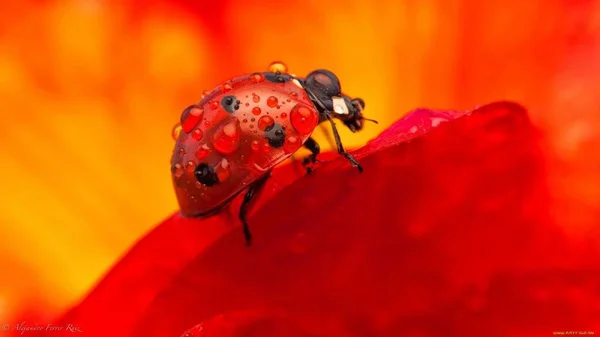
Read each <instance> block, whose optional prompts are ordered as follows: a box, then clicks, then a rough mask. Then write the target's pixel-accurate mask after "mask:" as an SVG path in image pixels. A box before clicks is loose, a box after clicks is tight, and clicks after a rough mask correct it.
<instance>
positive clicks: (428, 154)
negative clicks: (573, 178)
mask: <svg viewBox="0 0 600 337" xmlns="http://www.w3.org/2000/svg"><path fill="white" fill-rule="evenodd" d="M459 115H460V114H459V113H446V112H432V111H430V110H417V111H416V112H414V113H413V114H411V115H409V116H408V117H407V118H406V119H403V120H401V121H399V122H398V123H396V124H395V125H394V126H392V128H390V129H389V130H388V131H386V132H384V133H383V134H382V135H381V136H380V137H378V138H377V139H376V140H374V141H372V142H370V143H369V144H368V145H367V146H365V147H364V148H363V149H360V150H358V151H356V152H355V154H356V156H357V157H358V158H359V159H360V161H361V164H362V165H363V167H364V168H365V172H364V173H363V174H358V172H356V170H355V169H354V168H352V167H350V166H349V165H348V163H347V161H345V160H344V159H343V158H338V159H336V160H334V161H332V162H329V163H327V164H325V165H322V166H321V167H320V168H319V169H318V170H316V171H315V172H314V174H312V175H310V176H306V177H302V178H301V179H298V180H295V181H294V179H293V178H289V177H295V176H296V175H288V176H286V177H287V179H288V180H287V181H286V183H291V184H290V185H289V186H287V187H286V188H284V189H283V190H282V191H281V192H279V193H277V195H275V196H274V197H272V198H271V200H270V201H269V202H268V203H266V204H263V207H261V208H258V207H257V208H256V209H258V210H257V212H256V213H254V214H253V215H252V216H251V217H250V219H249V221H250V223H251V224H252V229H253V232H254V236H255V241H254V242H255V243H254V246H253V247H252V248H250V249H248V248H246V247H245V246H244V245H243V244H242V241H241V238H240V233H239V232H238V231H234V232H232V233H229V234H226V235H225V236H224V237H222V238H221V239H219V240H217V241H215V239H216V238H217V237H218V236H219V235H220V234H224V233H225V232H226V230H224V229H222V228H218V227H219V226H225V225H224V222H226V219H225V217H226V216H225V215H220V216H217V217H215V218H210V219H207V220H189V219H181V218H179V217H177V216H175V217H174V218H173V219H172V220H171V221H167V222H165V223H164V224H162V225H161V226H160V227H159V228H158V229H157V230H155V231H154V232H153V233H151V234H150V235H149V236H148V237H146V238H145V239H144V240H142V241H141V242H140V243H139V244H138V246H137V247H136V248H134V249H133V250H132V252H131V253H130V254H129V255H128V256H127V257H126V258H124V260H123V261H121V262H120V263H119V264H118V265H117V266H116V268H115V269H114V270H113V271H112V272H111V274H109V276H108V277H107V278H106V279H105V281H104V282H102V283H101V284H100V286H99V287H98V288H97V289H96V290H95V291H94V292H93V293H92V295H91V296H90V297H88V299H86V300H85V301H84V302H83V304H82V305H81V306H80V307H79V308H77V309H76V310H75V311H73V312H72V313H71V315H69V316H67V317H66V318H65V319H64V321H65V322H69V320H71V321H75V322H77V323H78V324H79V325H80V326H82V327H86V329H87V331H90V333H91V335H94V333H96V332H98V334H97V335H104V333H105V332H106V329H107V327H106V324H107V323H106V322H111V325H110V335H111V336H129V335H131V336H140V337H141V336H144V337H148V336H177V335H181V333H182V332H183V331H186V330H187V329H189V328H190V327H192V326H195V325H197V324H198V323H202V329H203V330H202V331H198V328H197V329H196V330H197V331H196V332H197V333H198V335H199V336H202V335H201V333H205V334H206V335H207V336H209V334H208V332H209V331H210V332H212V333H211V334H210V336H262V337H268V336H282V335H285V336H349V335H351V336H403V335H415V334H420V335H424V336H428V335H444V336H446V335H448V336H482V335H502V336H525V335H527V336H538V335H540V336H547V335H548V334H551V333H552V331H553V330H556V331H560V330H563V329H580V330H581V329H592V330H593V329H594V328H598V321H597V320H596V319H595V317H598V314H600V307H599V306H598V305H597V303H600V291H599V289H600V287H599V282H600V281H599V280H600V277H599V276H600V272H598V271H597V269H596V271H587V272H586V271H585V269H584V268H585V267H586V265H585V262H589V264H590V265H591V263H592V262H593V261H594V260H593V259H595V258H597V254H594V255H592V254H591V253H589V251H590V250H589V249H586V248H585V247H572V246H569V245H568V244H567V242H568V241H566V239H568V238H566V237H564V236H563V234H562V233H561V232H560V231H558V230H557V228H556V227H554V226H553V225H552V224H551V223H550V222H549V221H548V219H549V217H548V208H549V205H548V202H547V200H548V196H547V190H546V186H545V181H544V168H543V153H542V152H541V150H540V147H539V146H538V143H537V139H536V137H537V136H536V133H535V130H534V128H533V127H532V126H531V124H530V122H529V120H528V118H527V116H526V113H525V111H524V109H523V108H522V107H520V106H518V105H516V104H513V103H507V102H502V103H495V104H491V105H487V106H484V107H481V108H479V109H477V110H475V111H474V112H472V113H471V114H469V115H467V116H464V117H461V118H458V119H456V120H454V121H452V122H450V123H445V124H443V126H442V127H439V128H437V129H436V130H433V131H432V132H430V133H429V134H427V135H424V136H422V137H419V138H415V137H416V136H418V135H421V134H422V133H423V132H425V131H427V130H430V129H431V128H432V126H433V124H437V123H436V122H434V123H432V121H431V119H432V118H443V119H448V120H449V119H452V118H456V117H458V116H459ZM415 125H416V126H417V129H416V130H415V129H414V128H413V126H415ZM413 138H415V139H413ZM411 139H412V141H410V142H407V141H408V140H411ZM282 169H283V170H286V169H287V170H289V172H293V170H294V169H295V168H294V167H293V166H288V167H284V168H282ZM274 176H277V175H275V174H274ZM280 177H281V176H280ZM270 191H271V192H272V189H270ZM268 193H269V192H267V194H268ZM264 199H266V198H263V200H262V202H263V203H264ZM212 223H214V228H213V227H211V225H210V224H212ZM177 227H179V228H177ZM205 231H208V232H209V233H212V235H211V236H210V238H209V239H204V240H203V239H202V237H203V236H204V235H206V234H204V232H205ZM194 242H199V244H198V245H194ZM209 246H210V247H209ZM593 251H595V250H593ZM584 254H587V255H584ZM573 261H578V264H575V263H574V262H573ZM587 267H589V265H588V266H587ZM142 312H143V315H140V314H141V313H142ZM225 318H226V319H225ZM115 320H116V322H117V324H116V326H115V325H114V324H112V322H113V321H115ZM133 324H135V327H134V326H133ZM594 324H595V325H594ZM132 331H133V332H132ZM194 336H195V335H194Z"/></svg>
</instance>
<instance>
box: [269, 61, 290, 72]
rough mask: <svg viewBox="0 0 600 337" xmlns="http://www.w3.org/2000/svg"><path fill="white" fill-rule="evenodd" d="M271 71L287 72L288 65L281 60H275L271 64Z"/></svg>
mask: <svg viewBox="0 0 600 337" xmlns="http://www.w3.org/2000/svg"><path fill="white" fill-rule="evenodd" d="M269 71H270V72H273V73H287V71H288V67H287V65H285V63H283V62H281V61H275V62H273V63H271V64H270V65H269Z"/></svg>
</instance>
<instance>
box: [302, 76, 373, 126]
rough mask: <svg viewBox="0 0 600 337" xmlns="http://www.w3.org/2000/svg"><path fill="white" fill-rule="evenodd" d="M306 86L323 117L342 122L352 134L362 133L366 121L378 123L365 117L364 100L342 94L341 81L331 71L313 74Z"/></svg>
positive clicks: (306, 81)
mask: <svg viewBox="0 0 600 337" xmlns="http://www.w3.org/2000/svg"><path fill="white" fill-rule="evenodd" d="M304 85H305V89H306V91H307V92H308V93H309V96H310V98H311V100H312V101H313V103H314V104H315V106H316V107H317V109H318V110H319V112H320V113H321V115H324V114H329V115H331V116H333V117H335V118H337V119H339V120H341V121H342V122H343V123H344V125H346V126H347V127H348V128H349V129H350V130H351V131H352V132H357V131H360V130H361V129H362V128H363V124H364V123H363V121H364V120H369V121H373V122H375V123H377V122H376V121H374V120H371V119H367V118H365V117H364V116H363V114H362V111H363V109H364V108H365V101H364V100H362V99H361V98H350V97H349V96H347V95H344V94H343V93H342V87H341V85H340V80H339V79H338V78H337V76H335V74H334V73H332V72H331V71H329V70H325V69H320V70H315V71H313V72H311V73H310V74H308V76H306V79H305V80H304ZM323 119H324V118H322V120H323Z"/></svg>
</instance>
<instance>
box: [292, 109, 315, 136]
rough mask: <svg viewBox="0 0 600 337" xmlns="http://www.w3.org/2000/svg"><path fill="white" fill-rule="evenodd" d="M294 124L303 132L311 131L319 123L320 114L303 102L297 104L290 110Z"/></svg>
mask: <svg viewBox="0 0 600 337" xmlns="http://www.w3.org/2000/svg"><path fill="white" fill-rule="evenodd" d="M290 120H291V122H292V126H293V127H294V128H295V129H296V130H297V131H298V132H300V133H301V134H303V135H305V134H309V133H311V132H312V131H313V130H314V129H315V127H316V126H317V124H318V123H319V116H318V115H317V113H316V111H315V110H314V109H311V108H309V107H307V106H306V105H303V104H296V106H294V108H293V109H292V112H290Z"/></svg>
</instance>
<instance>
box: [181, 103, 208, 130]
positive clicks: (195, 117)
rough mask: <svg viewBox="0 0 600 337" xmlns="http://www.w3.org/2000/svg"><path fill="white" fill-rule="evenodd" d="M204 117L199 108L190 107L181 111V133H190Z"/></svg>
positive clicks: (202, 111)
mask: <svg viewBox="0 0 600 337" xmlns="http://www.w3.org/2000/svg"><path fill="white" fill-rule="evenodd" d="M203 116H204V110H202V108H200V107H199V106H196V105H192V106H190V107H188V108H187V109H185V110H183V113H182V114H181V128H182V130H183V132H185V133H190V131H192V130H193V129H194V127H196V125H197V124H198V123H199V122H200V120H201V119H202V117H203Z"/></svg>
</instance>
